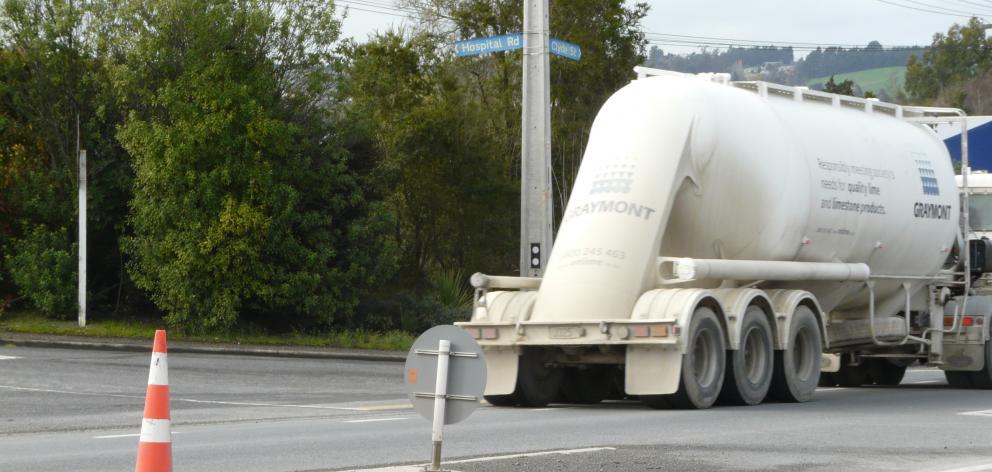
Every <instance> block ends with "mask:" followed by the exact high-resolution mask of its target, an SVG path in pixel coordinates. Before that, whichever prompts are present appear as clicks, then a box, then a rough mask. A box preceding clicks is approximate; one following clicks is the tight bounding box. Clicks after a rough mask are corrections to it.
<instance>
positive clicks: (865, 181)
mask: <svg viewBox="0 0 992 472" xmlns="http://www.w3.org/2000/svg"><path fill="white" fill-rule="evenodd" d="M638 72H639V76H640V77H639V79H638V80H635V81H633V82H632V83H631V84H629V85H627V86H625V87H624V88H622V89H621V90H619V91H617V92H616V93H615V94H614V95H613V96H612V97H611V98H610V99H609V100H608V101H607V102H606V103H605V104H604V105H603V107H602V109H601V110H600V112H599V114H598V115H597V117H596V119H595V121H594V123H593V125H592V129H591V132H590V135H589V142H588V145H587V148H586V152H585V155H584V157H583V161H582V164H581V166H580V169H579V172H578V175H577V177H576V181H575V185H574V187H573V189H572V193H571V196H570V199H569V202H568V205H567V206H566V209H565V210H564V214H563V216H562V220H561V224H560V227H559V230H558V233H557V236H556V239H555V243H554V250H553V251H552V253H551V257H550V259H549V261H548V266H547V270H546V271H545V273H544V276H543V277H542V278H526V277H500V276H487V275H484V274H475V275H474V276H473V277H472V283H473V285H474V286H475V287H476V289H477V290H476V301H475V308H474V311H473V315H472V319H471V321H469V322H464V323H458V324H459V325H461V326H462V327H463V328H464V329H466V330H467V331H468V332H469V333H470V334H471V335H472V336H473V337H475V338H476V339H477V340H478V341H479V343H480V344H481V345H482V346H483V349H484V350H485V352H486V359H487V367H488V383H487V386H486V399H487V400H488V401H489V402H490V403H492V404H494V405H497V406H508V405H527V406H538V405H545V404H547V403H549V402H553V401H568V402H579V403H594V402H598V401H600V400H602V399H603V398H605V397H606V396H608V395H610V390H611V387H614V386H615V387H617V389H618V390H620V393H621V394H623V395H626V396H630V397H636V398H639V399H640V400H641V401H642V402H643V403H645V404H646V405H648V406H651V407H677V408H707V407H709V406H711V405H713V404H714V403H715V402H716V401H717V400H720V401H721V402H725V403H731V404H748V405H750V404H757V403H760V402H762V401H763V400H764V399H765V398H766V397H767V396H772V397H775V398H777V399H780V400H785V401H798V402H802V401H807V400H809V399H811V398H812V395H813V392H814V390H815V389H816V387H817V385H818V383H820V382H821V381H822V382H823V383H827V384H831V383H835V384H843V385H847V386H851V385H854V384H858V385H861V384H866V383H881V384H891V383H893V382H895V383H898V381H899V380H901V377H902V373H903V372H904V371H905V368H906V365H908V364H909V363H911V362H916V361H919V360H922V361H923V362H925V363H930V364H932V365H939V366H942V367H943V366H946V365H948V364H946V363H945V358H944V356H943V347H944V342H943V339H944V334H949V333H950V334H951V335H950V336H949V337H948V338H951V337H953V338H955V339H957V338H959V337H961V336H962V335H964V336H965V337H967V336H972V338H969V340H970V342H972V344H969V350H968V351H967V352H964V351H961V350H957V351H954V354H955V355H957V356H959V357H967V358H969V359H971V360H969V361H967V362H961V363H959V364H956V366H957V367H955V368H962V369H963V368H964V367H966V368H967V370H972V369H974V370H975V371H976V372H979V374H980V375H985V376H988V374H989V370H990V367H992V366H990V363H989V362H983V360H982V359H981V358H983V357H985V356H987V354H984V355H978V354H976V353H977V351H976V350H975V349H974V346H975V345H977V344H975V343H979V344H981V347H982V348H987V346H988V345H989V343H988V342H987V339H988V332H987V330H985V328H984V326H988V325H989V323H988V317H987V314H984V315H982V316H984V320H985V321H984V325H983V327H982V328H979V329H978V330H974V331H975V332H974V333H973V332H971V331H968V332H967V333H964V334H962V327H963V322H962V320H963V319H965V316H964V312H965V311H966V309H965V308H964V307H968V308H970V307H972V306H977V305H979V304H980V303H978V301H977V299H976V298H975V297H973V300H972V301H971V302H970V303H969V302H968V301H967V297H968V295H969V290H970V285H969V284H970V281H971V280H972V278H973V277H971V276H970V275H969V276H965V274H972V272H973V271H972V270H971V267H970V266H969V265H968V261H969V258H968V256H969V255H970V254H971V252H974V251H967V250H962V251H959V252H960V254H962V256H961V257H957V256H956V254H957V252H955V248H959V247H962V244H960V243H959V241H963V240H965V237H964V233H962V232H960V231H959V229H960V227H959V221H960V220H961V219H962V217H963V218H964V219H966V215H960V211H959V208H960V202H959V194H958V191H957V187H956V186H955V181H954V178H955V177H954V172H953V169H952V166H951V162H950V159H949V156H948V153H947V150H946V148H945V147H944V145H943V143H942V142H941V141H940V140H939V139H938V138H937V137H936V136H935V134H934V133H933V131H932V130H931V129H930V128H928V127H926V126H925V125H923V124H921V123H922V122H931V121H937V120H949V121H953V120H959V119H960V115H961V114H960V113H959V112H958V111H956V110H948V109H925V108H910V107H901V106H898V105H892V104H886V103H882V102H878V101H872V100H866V99H860V98H854V97H844V96H839V95H834V94H828V93H823V92H816V91H811V90H808V89H805V88H793V87H785V86H778V85H773V84H768V83H764V82H730V81H729V76H726V75H723V74H703V75H700V76H690V75H685V74H678V73H670V72H665V71H654V70H649V69H644V68H638ZM971 247H972V246H969V248H971ZM975 248H978V246H975ZM982 250H983V251H984V249H982ZM989 252H992V249H990V250H989ZM982 254H984V252H983V253H982ZM989 264H990V265H992V254H990V257H989ZM990 305H992V304H990ZM959 306H960V307H962V308H958V307H959ZM945 311H949V313H950V319H951V320H952V324H951V326H949V327H945V326H944V325H943V322H944V321H945V317H944V316H942V314H943V313H945ZM937 313H939V314H937ZM931 314H933V315H931ZM982 316H978V315H975V317H976V318H982ZM973 323H974V321H973ZM976 333H977V334H976ZM975 336H977V338H976V337H975ZM978 338H980V340H981V341H980V342H979V341H977V339H978ZM986 351H988V349H986ZM969 356H970V357H969ZM962 366H964V367H962ZM976 366H977V368H976ZM821 368H822V370H824V371H832V372H830V373H829V374H827V375H824V376H823V378H822V380H821V375H820V374H821ZM979 374H976V375H979ZM967 375H971V374H967Z"/></svg>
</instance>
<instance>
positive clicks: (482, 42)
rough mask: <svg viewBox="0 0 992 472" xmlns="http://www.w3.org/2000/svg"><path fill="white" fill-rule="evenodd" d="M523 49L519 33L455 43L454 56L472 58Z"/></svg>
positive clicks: (522, 36)
mask: <svg viewBox="0 0 992 472" xmlns="http://www.w3.org/2000/svg"><path fill="white" fill-rule="evenodd" d="M522 47H524V35H522V34H520V33H512V34H504V35H501V36H492V37H489V38H476V39H466V40H464V41H458V42H456V43H455V54H457V55H458V56H472V55H475V54H489V53H493V52H500V51H510V50H513V49H520V48H522Z"/></svg>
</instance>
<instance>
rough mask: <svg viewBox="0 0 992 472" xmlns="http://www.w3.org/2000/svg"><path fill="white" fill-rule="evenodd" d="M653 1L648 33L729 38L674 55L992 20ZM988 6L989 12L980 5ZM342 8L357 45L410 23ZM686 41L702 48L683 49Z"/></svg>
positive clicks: (881, 0)
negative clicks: (705, 48) (731, 44)
mask: <svg viewBox="0 0 992 472" xmlns="http://www.w3.org/2000/svg"><path fill="white" fill-rule="evenodd" d="M647 3H648V4H649V5H650V6H651V10H650V12H649V13H648V16H647V18H645V19H644V22H643V27H644V30H645V31H646V32H648V33H657V34H665V35H686V36H696V37H700V36H703V37H708V38H725V39H701V38H685V37H680V36H667V37H662V36H657V35H655V34H650V35H649V36H648V38H649V39H650V40H652V44H655V45H657V46H658V47H660V48H662V49H664V50H666V51H672V52H690V51H693V50H698V49H699V43H713V44H712V45H711V47H712V46H717V45H725V44H726V42H727V39H730V40H756V41H761V42H780V43H809V44H822V45H834V44H837V45H865V44H867V43H868V42H869V41H872V40H877V41H879V42H881V43H882V44H883V45H885V46H895V45H899V46H905V45H928V44H930V40H931V38H932V37H933V34H934V33H935V32H938V31H941V32H946V31H947V28H948V27H949V26H951V24H953V23H955V22H958V23H963V22H966V21H967V16H966V15H964V13H978V14H979V15H982V14H984V15H986V16H987V17H989V18H992V1H988V0H817V1H811V0H756V1H740V0H692V1H686V0H678V1H676V0H649V1H648V2H647ZM982 4H988V6H987V7H979V6H978V5H982ZM379 5H383V6H379ZM390 6H392V7H390ZM337 7H338V9H339V11H341V10H342V9H343V8H344V7H348V8H349V9H350V12H349V13H348V17H347V18H346V19H345V20H344V24H343V36H344V37H354V38H355V39H357V40H364V39H365V38H366V37H367V36H368V35H369V34H371V33H372V32H374V31H377V30H386V29H388V28H389V27H390V26H400V25H402V24H403V22H404V21H407V20H404V18H403V17H402V12H401V11H400V10H397V9H395V4H394V3H393V2H391V1H390V0H338V2H337ZM359 9H363V10H376V11H378V12H376V13H373V12H370V11H361V10H359ZM921 10H927V11H921ZM976 10H977V11H976ZM389 13H392V14H389ZM551 14H552V15H554V11H552V12H551ZM562 39H566V40H567V38H562ZM682 42H691V43H694V44H693V45H691V46H675V44H676V43H679V44H681V43H682ZM737 44H741V43H740V42H738V43H737ZM796 46H797V53H800V54H802V52H801V51H800V50H799V48H800V47H805V46H804V45H799V44H797V45H796Z"/></svg>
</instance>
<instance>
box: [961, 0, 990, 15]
mask: <svg viewBox="0 0 992 472" xmlns="http://www.w3.org/2000/svg"><path fill="white" fill-rule="evenodd" d="M954 1H955V2H957V3H961V4H964V5H967V6H968V7H969V8H974V7H979V8H982V9H985V10H986V11H985V12H986V13H988V10H992V5H990V4H988V3H977V2H972V1H969V0H954Z"/></svg>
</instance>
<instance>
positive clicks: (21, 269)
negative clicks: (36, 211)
mask: <svg viewBox="0 0 992 472" xmlns="http://www.w3.org/2000/svg"><path fill="white" fill-rule="evenodd" d="M75 252H76V251H75V247H74V246H72V245H70V244H69V243H68V237H67V235H66V229H65V228H59V229H57V230H49V229H48V228H47V227H45V226H44V225H39V226H35V227H34V228H32V229H31V230H29V231H27V233H26V235H25V237H24V238H23V239H15V240H14V241H13V243H12V244H11V253H10V254H8V255H7V256H6V257H5V258H4V263H5V264H6V266H7V271H8V272H9V273H10V275H11V278H12V279H13V281H14V284H15V285H17V287H18V289H19V290H20V293H21V294H22V295H24V296H25V297H27V299H28V300H29V301H30V302H31V304H33V305H34V306H35V307H37V308H38V309H39V310H41V311H42V312H44V313H45V314H48V315H55V316H57V317H60V318H63V317H65V316H66V315H68V314H69V313H70V311H71V310H72V307H73V303H74V300H73V298H74V297H73V296H74V294H75V285H76V271H75V270H74V268H73V262H74V260H75Z"/></svg>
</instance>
